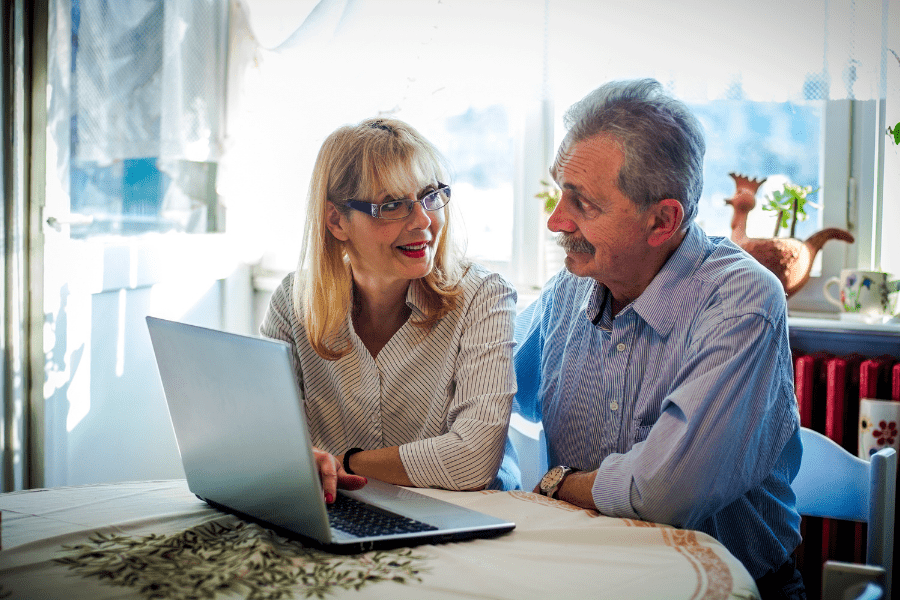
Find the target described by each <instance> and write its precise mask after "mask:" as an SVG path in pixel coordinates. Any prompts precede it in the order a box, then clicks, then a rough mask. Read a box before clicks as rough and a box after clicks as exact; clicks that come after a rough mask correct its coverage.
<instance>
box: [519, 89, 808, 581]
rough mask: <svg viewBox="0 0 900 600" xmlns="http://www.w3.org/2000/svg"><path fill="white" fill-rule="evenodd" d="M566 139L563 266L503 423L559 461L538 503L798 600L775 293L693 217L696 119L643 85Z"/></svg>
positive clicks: (612, 94) (530, 337) (574, 111)
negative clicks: (635, 532) (648, 533)
mask: <svg viewBox="0 0 900 600" xmlns="http://www.w3.org/2000/svg"><path fill="white" fill-rule="evenodd" d="M566 126H567V129H568V133H567V135H566V137H565V139H564V140H563V142H562V144H561V146H560V148H559V152H558V154H557V157H556V161H555V163H554V165H553V168H552V169H551V175H552V176H553V178H554V179H555V181H556V182H557V184H558V185H559V187H560V189H561V190H562V196H561V199H560V201H559V203H558V204H557V206H556V208H555V210H554V211H553V214H552V215H551V216H550V220H549V222H548V227H549V228H550V229H551V230H552V231H554V232H558V233H559V243H560V244H561V245H562V247H563V248H564V249H565V250H566V261H565V264H566V269H565V270H563V271H561V272H560V273H558V274H557V275H556V276H555V277H554V278H553V279H551V280H550V282H549V283H548V284H547V285H546V286H545V287H544V289H543V291H542V293H541V296H540V298H539V299H538V300H537V301H536V302H535V303H534V304H533V305H532V306H531V307H529V308H528V309H526V310H525V311H524V312H523V313H522V314H521V315H520V316H519V319H518V321H517V324H516V330H517V331H516V337H517V341H518V342H519V347H518V348H517V350H516V358H515V364H516V372H517V379H518V384H519V391H518V393H517V396H516V410H518V411H519V412H520V413H521V414H522V415H523V416H525V417H526V418H529V419H531V420H533V421H538V420H542V421H543V425H544V429H545V432H546V436H547V442H548V457H549V460H550V464H551V465H556V466H555V467H554V468H551V469H550V471H548V473H547V475H545V476H544V478H543V479H542V481H541V484H539V485H538V488H537V489H536V490H535V491H541V492H542V493H544V494H546V495H549V496H551V497H556V498H560V499H562V500H566V501H568V502H571V503H573V504H577V505H579V506H582V507H586V508H596V509H597V510H598V511H600V512H601V513H603V514H605V515H610V516H614V517H627V518H632V519H643V520H647V521H654V522H658V523H668V524H671V525H674V526H677V527H683V528H689V529H697V530H700V531H704V532H706V533H709V534H710V535H712V536H714V537H716V538H717V539H718V540H719V541H721V542H722V543H723V544H724V545H725V546H726V547H727V548H728V549H729V550H730V551H731V552H732V553H733V554H734V555H735V556H736V557H737V558H738V559H740V560H741V561H742V562H743V563H744V565H745V566H746V567H747V570H748V571H749V572H750V574H751V575H752V576H753V577H754V578H755V579H756V580H757V583H758V585H759V587H760V590H761V592H762V593H763V597H764V598H765V597H767V596H769V597H779V598H780V597H785V598H795V597H796V598H803V597H805V592H804V589H803V583H802V579H801V578H800V574H799V572H797V571H796V569H795V568H794V565H793V559H792V553H793V551H794V549H795V548H796V546H797V545H798V544H799V543H800V533H799V527H800V516H799V514H798V513H797V511H796V508H795V499H794V494H793V492H792V491H791V488H790V482H791V481H792V480H793V478H794V476H795V475H796V473H797V469H798V468H799V464H800V455H801V444H800V437H799V418H798V414H797V409H796V402H795V399H794V388H793V371H792V367H791V354H790V348H789V346H788V335H787V307H786V302H785V294H784V290H783V289H782V287H781V285H780V283H779V282H778V280H777V279H776V278H775V276H774V275H772V274H771V273H770V272H769V271H768V270H766V269H765V268H763V267H762V266H761V265H760V264H759V263H757V262H756V261H755V260H754V259H753V258H751V257H749V256H748V255H747V254H745V253H744V252H743V251H742V250H741V249H740V248H738V247H737V246H736V245H734V244H733V243H731V241H730V240H727V239H724V238H710V237H707V236H706V235H705V234H704V233H703V231H702V230H701V229H700V228H699V226H697V225H696V224H695V223H694V222H693V220H694V217H695V216H696V214H697V203H698V200H699V198H700V192H701V189H702V185H703V154H704V152H705V142H704V139H703V134H702V131H701V127H700V124H699V123H698V121H697V120H696V119H695V118H694V116H693V115H692V114H691V113H690V111H689V110H688V109H687V107H686V106H684V105H683V104H682V103H681V102H679V101H677V100H675V99H673V98H671V97H668V96H666V95H665V94H664V93H663V91H662V89H661V86H660V85H659V84H658V83H657V82H656V81H653V80H641V81H632V82H614V83H610V84H607V85H604V86H602V87H600V88H599V89H597V90H595V91H594V92H592V93H591V94H589V95H588V96H587V97H585V98H584V99H583V100H581V101H580V102H578V103H577V104H575V105H574V106H573V107H572V108H570V109H569V111H568V113H567V114H566ZM782 590H785V591H786V592H787V593H788V595H785V596H780V595H777V594H778V593H781V591H782Z"/></svg>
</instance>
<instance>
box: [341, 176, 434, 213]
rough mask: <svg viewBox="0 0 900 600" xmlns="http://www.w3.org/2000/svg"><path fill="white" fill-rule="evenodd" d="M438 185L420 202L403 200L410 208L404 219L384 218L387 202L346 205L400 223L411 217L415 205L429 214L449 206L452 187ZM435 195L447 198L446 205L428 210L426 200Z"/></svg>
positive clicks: (357, 201) (348, 203)
mask: <svg viewBox="0 0 900 600" xmlns="http://www.w3.org/2000/svg"><path fill="white" fill-rule="evenodd" d="M437 184H438V187H437V189H435V190H432V191H430V192H428V193H427V194H425V195H424V196H422V197H421V198H419V199H418V200H410V199H408V198H402V199H401V200H405V201H406V202H407V206H408V207H409V212H408V213H406V214H405V215H403V216H402V217H397V218H393V219H392V218H390V217H382V216H381V206H382V205H383V204H386V203H385V202H366V201H365V200H347V201H346V202H345V203H344V204H346V205H347V206H349V207H350V208H352V209H354V210H358V211H359V212H362V213H365V214H367V215H369V216H370V217H373V218H375V219H384V220H385V221H399V220H400V219H405V218H406V217H408V216H409V215H411V214H412V212H413V207H414V205H415V204H421V205H422V208H423V209H425V210H427V211H429V212H434V211H436V210H441V209H442V208H444V207H445V206H447V204H449V203H450V186H449V185H446V184H444V183H441V182H440V181H438V182H437ZM435 194H438V195H443V196H445V197H446V198H447V201H446V202H444V204H442V205H441V206H439V207H437V208H427V207H426V206H425V200H426V198H428V197H429V196H433V195H435ZM395 201H396V200H392V202H395Z"/></svg>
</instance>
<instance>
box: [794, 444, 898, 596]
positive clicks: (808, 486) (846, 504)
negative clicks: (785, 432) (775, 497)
mask: <svg viewBox="0 0 900 600" xmlns="http://www.w3.org/2000/svg"><path fill="white" fill-rule="evenodd" d="M800 439H801V440H802V442H803V458H802V460H801V461H800V471H799V472H798V473H797V477H796V478H795V479H794V482H793V483H792V484H791V487H792V488H793V490H794V493H795V494H796V495H797V510H798V512H799V513H800V514H801V515H808V516H811V517H826V518H831V519H842V520H848V521H861V522H864V523H867V524H868V536H867V540H866V564H868V565H874V566H878V567H882V568H883V569H884V585H883V589H884V597H885V598H890V597H891V569H892V568H893V562H894V546H893V544H894V540H893V533H894V508H895V502H896V489H897V452H896V451H895V450H894V449H893V448H885V449H883V450H881V451H879V452H878V453H876V454H874V455H872V457H871V460H869V461H866V460H862V459H860V458H857V457H856V456H853V455H852V454H851V453H849V452H847V451H846V450H844V449H843V448H842V447H841V446H839V445H838V444H836V443H835V442H834V441H832V440H831V439H829V438H827V437H826V436H824V435H822V434H821V433H818V432H816V431H813V430H811V429H807V428H805V427H804V428H801V429H800ZM824 592H825V590H824V589H823V595H824Z"/></svg>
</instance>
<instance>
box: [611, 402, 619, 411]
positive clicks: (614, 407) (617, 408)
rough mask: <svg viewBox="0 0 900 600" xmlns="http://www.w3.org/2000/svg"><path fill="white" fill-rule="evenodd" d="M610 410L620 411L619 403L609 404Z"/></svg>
mask: <svg viewBox="0 0 900 600" xmlns="http://www.w3.org/2000/svg"><path fill="white" fill-rule="evenodd" d="M609 410H619V403H618V402H616V401H615V400H613V401H612V402H610V403H609Z"/></svg>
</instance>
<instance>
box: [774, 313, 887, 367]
mask: <svg viewBox="0 0 900 600" xmlns="http://www.w3.org/2000/svg"><path fill="white" fill-rule="evenodd" d="M898 321H900V320H898V319H897V318H896V317H895V318H894V319H892V321H891V322H889V323H863V322H860V321H850V320H847V319H846V318H844V319H841V318H840V317H839V316H838V315H837V314H836V313H801V312H793V311H792V312H790V313H789V314H788V334H789V336H790V342H791V349H792V350H796V351H800V352H807V353H813V352H828V353H831V354H834V355H836V356H843V355H848V354H861V355H863V356H868V357H876V356H882V355H890V356H900V322H898Z"/></svg>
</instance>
